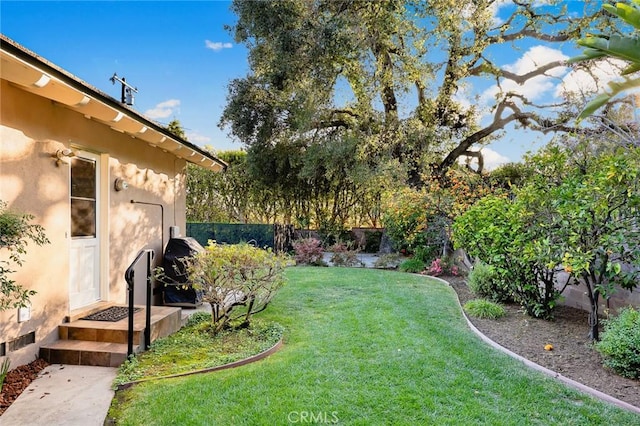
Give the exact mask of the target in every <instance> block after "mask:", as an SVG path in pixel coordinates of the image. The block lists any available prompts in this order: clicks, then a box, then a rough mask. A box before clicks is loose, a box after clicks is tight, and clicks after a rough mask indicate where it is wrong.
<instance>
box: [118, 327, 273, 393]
mask: <svg viewBox="0 0 640 426" xmlns="http://www.w3.org/2000/svg"><path fill="white" fill-rule="evenodd" d="M283 344H284V343H283V341H282V337H281V338H280V340H278V341H277V342H276V344H275V345H273V346H272V347H270V348H269V349H267V350H265V351H262V352H260V353H259V354H256V355H253V356H250V357H249V358H244V359H241V360H239V361H234V362H230V363H229V364H223V365H218V366H215V367H210V368H205V369H202V370H194V371H187V372H186V373H177V374H170V375H168V376H160V377H150V378H148V379H140V380H134V381H133V382H127V383H122V384H120V385H118V386H117V387H116V390H118V391H121V390H124V389H129V388H130V387H132V386H134V385H137V384H140V383H146V382H152V381H155V380H164V379H173V378H176V377H185V376H192V375H194V374H203V373H212V372H214V371H219V370H228V369H230V368H236V367H241V366H243V365H247V364H251V363H253V362H256V361H260V360H262V359H264V358H266V357H268V356H269V355H272V354H274V353H276V352H277V351H278V350H279V349H280V348H281V347H282V345H283Z"/></svg>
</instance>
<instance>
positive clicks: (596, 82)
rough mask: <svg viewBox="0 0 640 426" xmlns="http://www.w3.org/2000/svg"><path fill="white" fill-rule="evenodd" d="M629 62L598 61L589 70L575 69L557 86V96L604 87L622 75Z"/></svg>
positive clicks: (581, 92) (591, 91)
mask: <svg viewBox="0 0 640 426" xmlns="http://www.w3.org/2000/svg"><path fill="white" fill-rule="evenodd" d="M626 65H628V64H626V63H625V62H623V61H621V60H618V59H609V60H602V61H597V62H595V63H593V64H592V65H590V66H589V68H588V70H585V69H580V68H578V69H574V70H572V71H571V72H569V73H568V74H567V75H566V76H565V77H564V78H563V79H562V83H561V84H560V85H558V87H557V88H556V93H555V94H556V96H564V95H567V94H584V93H587V94H590V93H593V92H596V91H598V90H602V88H603V87H604V86H605V85H606V84H607V83H608V82H610V81H612V80H615V79H616V78H618V77H619V76H620V71H621V70H622V69H623V68H624V67H625V66H626Z"/></svg>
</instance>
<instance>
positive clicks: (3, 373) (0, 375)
mask: <svg viewBox="0 0 640 426" xmlns="http://www.w3.org/2000/svg"><path fill="white" fill-rule="evenodd" d="M10 366H11V361H9V358H5V359H4V361H2V364H0V390H2V384H3V383H4V379H6V378H7V374H8V373H9V367H10Z"/></svg>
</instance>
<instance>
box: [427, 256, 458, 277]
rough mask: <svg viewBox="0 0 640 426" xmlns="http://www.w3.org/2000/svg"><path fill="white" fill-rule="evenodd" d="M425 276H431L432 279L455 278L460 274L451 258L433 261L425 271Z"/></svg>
mask: <svg viewBox="0 0 640 426" xmlns="http://www.w3.org/2000/svg"><path fill="white" fill-rule="evenodd" d="M427 274H429V275H432V276H434V277H439V276H440V275H453V276H457V275H459V274H460V271H459V270H458V267H457V266H456V265H454V264H453V259H451V257H448V256H447V257H443V258H437V259H434V260H433V261H432V262H431V265H430V266H429V269H427Z"/></svg>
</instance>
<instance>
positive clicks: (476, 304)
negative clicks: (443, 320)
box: [462, 299, 507, 319]
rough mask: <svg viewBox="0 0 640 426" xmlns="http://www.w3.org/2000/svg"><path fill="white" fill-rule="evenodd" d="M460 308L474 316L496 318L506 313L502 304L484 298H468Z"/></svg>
mask: <svg viewBox="0 0 640 426" xmlns="http://www.w3.org/2000/svg"><path fill="white" fill-rule="evenodd" d="M462 308H463V309H464V311H465V312H466V313H468V314H469V315H471V316H473V317H476V318H488V319H498V318H501V317H503V316H505V315H506V314H507V312H506V311H505V310H504V307H502V305H500V304H498V303H495V302H491V301H489V300H486V299H474V300H470V301H468V302H467V303H465V304H464V306H463V307H462Z"/></svg>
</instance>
